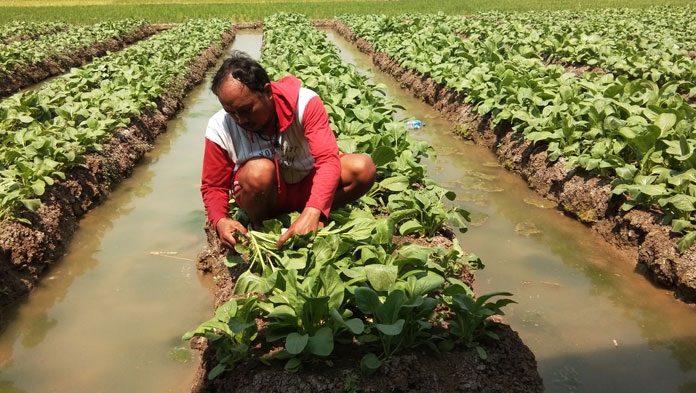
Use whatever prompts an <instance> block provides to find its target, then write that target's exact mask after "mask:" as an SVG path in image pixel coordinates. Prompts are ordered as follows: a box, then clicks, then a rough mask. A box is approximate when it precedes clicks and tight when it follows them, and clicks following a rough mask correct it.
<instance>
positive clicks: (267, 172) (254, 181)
mask: <svg viewBox="0 0 696 393" xmlns="http://www.w3.org/2000/svg"><path fill="white" fill-rule="evenodd" d="M237 179H238V181H239V184H240V185H241V186H242V190H246V191H248V192H254V193H256V192H270V191H275V190H277V187H278V184H277V175H276V167H275V163H274V162H273V161H271V160H269V159H267V158H257V159H253V160H249V161H247V162H246V163H244V166H242V167H241V168H240V169H239V176H238V178H237Z"/></svg>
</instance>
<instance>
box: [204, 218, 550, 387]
mask: <svg viewBox="0 0 696 393" xmlns="http://www.w3.org/2000/svg"><path fill="white" fill-rule="evenodd" d="M206 234H207V235H208V247H207V248H206V250H205V251H203V252H202V253H201V254H200V255H199V258H198V268H199V269H200V270H203V271H206V272H210V273H212V274H213V278H214V279H215V283H216V295H215V298H216V300H215V306H216V307H217V306H219V305H221V304H223V303H224V302H226V301H227V300H229V299H230V298H231V297H232V292H233V289H234V281H235V279H236V278H237V277H238V276H239V274H241V273H242V272H243V270H244V269H245V267H244V266H240V268H238V269H234V270H232V269H229V268H227V267H225V265H224V262H223V260H224V255H225V252H226V251H225V249H223V247H222V246H221V244H220V241H219V240H218V238H217V235H216V233H215V231H214V229H213V228H212V227H211V226H209V225H208V226H206ZM436 238H437V241H436V243H437V245H440V246H443V247H446V246H448V245H451V241H450V240H449V239H448V238H447V237H446V235H445V236H437V237H436ZM401 240H402V241H411V242H415V243H419V244H421V243H422V244H426V243H425V242H424V241H422V239H418V238H412V237H409V238H408V239H401ZM431 244H432V243H431ZM462 278H464V277H462ZM464 279H465V280H466V278H464ZM468 280H469V281H467V283H469V284H470V283H471V281H473V277H472V276H469V279H468ZM495 332H496V333H497V334H498V335H499V336H500V341H494V340H490V341H487V342H485V343H482V345H483V347H484V348H485V350H486V353H487V354H488V358H487V360H481V359H480V358H479V357H478V355H477V353H476V351H475V350H473V349H458V350H455V351H453V352H449V353H444V354H442V355H439V356H438V355H435V354H434V353H433V352H432V351H430V350H428V349H415V350H410V351H406V352H404V353H400V354H398V355H396V356H392V357H391V358H389V359H388V360H386V361H385V363H384V365H383V367H382V368H381V369H380V370H379V371H378V372H377V373H376V374H374V375H372V376H370V377H366V376H363V375H362V374H361V372H360V367H359V364H360V359H361V357H362V356H363V354H364V349H363V348H360V347H357V346H355V345H350V346H345V345H338V344H337V345H336V348H335V350H334V354H333V355H332V356H331V358H330V360H331V362H332V363H333V364H332V366H329V365H327V364H326V363H320V362H317V363H312V364H307V365H305V367H304V368H303V369H302V370H301V371H300V372H298V373H296V374H295V373H289V372H286V371H285V370H284V369H283V365H284V364H283V363H282V362H280V361H272V362H271V365H270V366H267V365H265V364H262V363H261V362H259V361H258V360H257V358H253V359H252V360H249V361H247V362H244V363H241V364H238V365H237V366H236V367H235V368H234V369H233V370H230V371H226V372H225V373H223V374H221V375H220V376H218V377H217V378H216V379H214V380H212V381H210V380H208V378H207V373H208V372H209V371H210V370H211V369H212V368H213V367H215V365H216V360H215V351H214V349H212V348H209V347H208V346H207V342H206V340H205V339H195V340H192V342H191V347H192V348H194V349H199V350H200V351H201V352H202V363H201V365H200V367H199V369H198V373H197V376H196V378H195V381H194V385H193V387H192V389H191V391H192V392H194V393H218V392H220V393H222V392H239V393H242V392H244V393H252V392H259V393H260V392H263V393H272V392H278V393H280V392H283V393H285V392H317V393H319V392H346V391H360V392H375V393H376V392H402V393H405V392H425V391H432V392H501V393H502V392H541V391H543V382H542V380H541V377H540V376H539V374H538V372H537V370H536V360H535V358H534V355H533V354H532V352H531V351H530V350H529V348H527V347H526V346H525V345H524V344H523V343H522V341H521V339H520V338H519V336H518V335H517V333H515V332H514V331H513V330H512V329H510V327H509V326H507V325H502V324H501V325H500V326H498V327H497V328H496V330H495ZM263 350H264V351H266V352H267V351H268V350H269V348H264V349H263ZM271 350H272V349H271ZM351 388H352V389H355V390H350V389H351Z"/></svg>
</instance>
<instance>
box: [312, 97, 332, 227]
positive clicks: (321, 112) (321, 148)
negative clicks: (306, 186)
mask: <svg viewBox="0 0 696 393" xmlns="http://www.w3.org/2000/svg"><path fill="white" fill-rule="evenodd" d="M303 123H304V130H305V136H306V137H307V141H308V142H309V152H310V153H311V154H312V157H314V168H315V170H316V173H315V174H314V181H313V182H312V190H311V193H310V195H309V200H307V203H306V204H305V207H314V208H317V209H319V210H321V212H322V214H323V215H324V216H325V217H328V216H329V213H330V212H331V204H332V203H333V199H334V195H335V194H336V188H337V187H338V182H339V180H340V179H341V160H340V158H339V156H338V144H337V143H336V136H335V135H334V133H333V131H332V130H331V127H330V126H329V116H328V115H327V113H326V109H324V104H323V103H322V102H321V99H320V98H319V97H318V96H316V97H313V98H312V99H311V100H309V102H308V103H307V106H306V107H305V111H304V114H303Z"/></svg>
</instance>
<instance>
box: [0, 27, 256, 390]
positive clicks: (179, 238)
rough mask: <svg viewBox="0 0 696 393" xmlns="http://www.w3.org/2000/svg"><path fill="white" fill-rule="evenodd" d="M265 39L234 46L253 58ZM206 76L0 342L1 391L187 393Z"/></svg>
mask: <svg viewBox="0 0 696 393" xmlns="http://www.w3.org/2000/svg"><path fill="white" fill-rule="evenodd" d="M260 44H261V43H260V36H259V35H258V34H248V33H244V32H241V33H239V34H238V35H237V40H236V41H235V44H234V45H233V47H234V48H235V49H242V50H247V51H250V52H252V54H253V55H255V56H258V55H259V51H260ZM211 78H212V74H210V73H209V74H208V75H207V77H206V80H205V81H204V83H203V84H201V85H200V86H198V87H197V88H196V89H194V90H193V91H192V92H191V93H190V95H189V98H188V99H187V102H186V108H187V109H185V110H184V111H183V112H181V113H180V114H179V115H178V117H177V118H176V119H175V120H173V121H171V122H170V123H169V124H168V132H167V133H166V134H163V135H161V136H160V137H159V138H158V139H157V143H156V146H155V148H154V150H153V151H152V152H150V153H148V154H147V156H146V158H145V159H144V162H142V163H141V164H140V165H139V166H138V167H137V168H136V170H135V172H134V173H133V176H132V177H130V178H129V179H127V180H126V181H124V182H123V183H121V184H120V185H119V186H118V187H117V189H116V190H115V191H114V193H113V194H112V196H111V197H110V198H109V200H108V201H107V202H105V203H104V204H103V205H102V206H99V207H98V208H96V209H94V210H93V211H92V212H90V213H89V214H87V216H86V217H85V218H84V219H83V220H82V221H81V222H80V230H79V231H78V232H77V234H76V235H75V238H74V239H73V241H72V243H71V245H70V250H69V252H68V254H67V255H66V256H65V257H64V258H62V259H61V260H59V261H57V262H56V263H55V265H54V266H53V267H52V269H51V270H50V272H49V273H48V275H47V276H46V277H45V278H44V279H43V281H42V282H41V283H40V285H39V286H38V287H37V288H36V290H35V291H34V292H33V293H32V295H31V296H30V297H29V299H28V300H27V301H26V302H25V303H24V304H22V305H20V306H19V307H18V308H17V310H16V311H14V314H15V315H14V317H13V322H11V323H10V324H9V326H8V327H7V329H6V330H5V331H3V332H2V333H0V392H13V393H14V392H37V393H38V392H187V391H189V389H190V386H191V382H192V380H193V375H194V372H195V369H196V366H197V360H196V358H195V356H196V355H195V354H194V352H193V351H191V350H190V349H188V343H185V342H182V341H181V340H180V337H181V335H182V334H183V333H184V332H186V331H187V330H190V329H193V328H195V327H196V326H197V325H198V324H199V323H200V322H202V321H204V320H205V319H207V318H210V317H211V316H212V304H213V294H212V287H213V285H212V282H211V279H210V278H209V277H205V276H201V275H200V274H199V273H198V272H197V270H196V267H195V265H194V262H193V260H194V258H195V256H196V254H197V253H198V252H199V251H200V250H202V248H203V247H204V245H205V237H204V234H203V231H202V226H203V223H204V220H205V217H204V212H203V207H202V202H201V198H200V193H199V191H198V187H199V185H200V171H201V169H200V168H201V162H202V153H203V135H204V132H205V126H206V124H207V120H208V118H209V117H210V116H211V115H212V114H213V113H215V112H216V111H217V110H218V107H219V104H218V102H217V100H216V98H215V96H213V95H212V94H211V93H210V92H209V90H208V85H209V82H210V79H211Z"/></svg>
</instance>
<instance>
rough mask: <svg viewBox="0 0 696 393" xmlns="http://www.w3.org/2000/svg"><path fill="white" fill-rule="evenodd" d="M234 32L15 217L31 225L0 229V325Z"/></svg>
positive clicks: (0, 226)
mask: <svg viewBox="0 0 696 393" xmlns="http://www.w3.org/2000/svg"><path fill="white" fill-rule="evenodd" d="M234 33H235V31H234V29H231V30H229V31H228V32H226V33H224V34H223V35H222V37H221V41H222V45H212V46H211V47H210V48H208V49H205V50H204V51H203V52H202V53H201V55H199V57H197V58H196V59H195V60H194V62H193V63H192V64H191V67H190V70H189V72H188V74H187V75H186V76H185V77H184V78H183V79H182V80H181V81H179V82H178V83H175V84H174V85H173V86H172V87H171V88H170V89H169V90H167V91H166V92H165V93H164V94H163V95H162V96H161V97H160V98H159V99H158V100H157V101H156V104H157V106H156V108H155V109H147V110H146V111H145V112H144V113H143V114H141V115H140V116H138V117H135V118H133V119H131V123H130V124H131V125H130V126H129V127H128V128H123V129H119V130H117V131H116V132H115V133H114V135H113V136H112V137H111V138H109V139H107V140H105V141H103V142H102V144H103V151H102V152H101V153H99V154H91V155H88V156H87V157H86V163H85V164H80V165H75V166H73V167H71V168H69V169H68V170H67V171H66V172H65V174H66V180H64V181H58V182H56V184H55V185H54V186H53V187H51V188H50V189H49V190H48V191H47V192H46V194H44V195H43V196H42V197H41V202H42V205H41V207H40V208H39V209H38V211H36V212H35V213H33V212H30V211H23V212H21V213H20V215H21V216H22V217H24V218H26V219H28V220H30V221H31V223H32V225H25V224H21V223H18V222H3V223H1V224H0V294H1V295H2V296H1V297H0V326H2V325H3V323H4V320H3V319H4V316H5V315H6V313H5V312H3V311H4V310H6V309H7V308H8V307H9V306H12V305H13V304H15V303H17V302H18V301H19V300H20V299H22V298H23V297H24V296H26V295H27V294H28V293H29V292H30V291H31V289H32V288H33V287H34V285H35V284H36V283H37V282H38V280H39V278H40V276H41V275H42V273H43V272H44V270H46V269H47V267H49V266H50V265H51V264H52V263H53V262H54V261H56V260H57V259H59V258H60V257H61V256H62V255H63V254H64V253H65V251H66V247H67V244H68V242H69V241H70V239H71V238H72V236H73V234H74V232H75V230H76V229H77V227H78V219H79V218H80V217H81V216H83V215H84V214H85V213H86V212H87V211H89V210H90V209H92V208H94V207H95V206H96V205H98V204H99V203H101V202H102V201H103V200H104V199H105V198H106V197H107V196H108V195H109V194H110V192H111V190H112V188H113V187H114V186H115V185H116V184H118V183H119V182H120V181H122V180H123V179H125V178H126V177H128V176H129V175H130V174H131V172H132V170H133V167H134V166H135V164H136V163H137V162H138V161H139V160H140V159H141V158H142V157H143V155H144V154H145V152H146V151H148V150H149V149H150V148H151V147H152V143H153V141H154V139H155V137H156V136H157V135H159V134H160V133H162V132H164V131H165V130H166V121H167V120H168V119H171V118H172V117H173V116H174V115H175V114H176V113H177V112H178V111H179V110H180V109H181V108H182V107H183V99H184V96H185V95H186V92H187V91H188V90H190V89H191V88H192V87H193V86H194V85H196V84H197V83H199V82H200V81H201V80H202V79H203V76H204V74H205V71H206V70H207V69H208V68H210V67H211V66H213V65H215V63H216V60H217V58H218V57H219V56H220V54H221V52H222V48H224V47H225V46H227V45H228V44H229V43H230V42H231V41H232V40H233V39H234Z"/></svg>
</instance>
